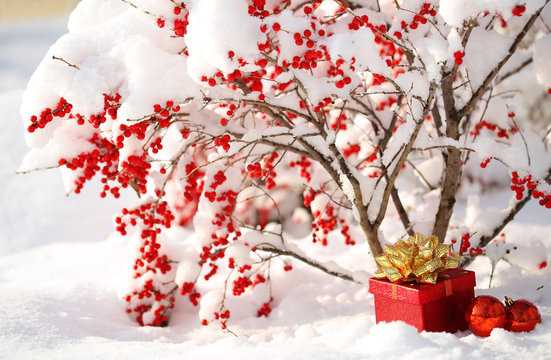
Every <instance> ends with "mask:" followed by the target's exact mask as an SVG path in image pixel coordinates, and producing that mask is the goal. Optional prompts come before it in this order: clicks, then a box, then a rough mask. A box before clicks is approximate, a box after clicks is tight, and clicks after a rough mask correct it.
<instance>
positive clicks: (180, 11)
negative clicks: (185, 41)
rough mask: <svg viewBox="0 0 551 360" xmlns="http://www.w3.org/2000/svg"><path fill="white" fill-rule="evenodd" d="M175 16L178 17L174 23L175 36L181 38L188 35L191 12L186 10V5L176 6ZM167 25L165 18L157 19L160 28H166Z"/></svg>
mask: <svg viewBox="0 0 551 360" xmlns="http://www.w3.org/2000/svg"><path fill="white" fill-rule="evenodd" d="M172 12H173V14H174V15H176V16H178V18H176V19H174V21H173V28H172V31H173V32H174V35H176V36H178V37H181V36H184V35H185V34H187V27H188V25H189V19H188V17H189V12H188V11H187V9H186V4H185V3H183V2H182V3H180V4H176V6H174V9H173V11H172ZM165 25H166V21H165V19H163V18H157V26H158V27H159V28H164V27H165Z"/></svg>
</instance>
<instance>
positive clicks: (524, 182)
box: [511, 171, 551, 209]
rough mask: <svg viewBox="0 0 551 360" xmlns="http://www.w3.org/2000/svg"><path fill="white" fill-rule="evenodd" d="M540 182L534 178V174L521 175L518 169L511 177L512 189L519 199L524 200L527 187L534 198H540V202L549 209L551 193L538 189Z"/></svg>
mask: <svg viewBox="0 0 551 360" xmlns="http://www.w3.org/2000/svg"><path fill="white" fill-rule="evenodd" d="M539 184H540V182H539V181H538V180H533V179H532V175H530V174H528V175H526V176H524V177H522V178H521V177H520V176H519V175H518V173H517V172H516V171H514V172H513V174H512V178H511V190H512V191H514V192H516V198H517V200H522V198H523V197H524V192H525V191H526V188H528V190H529V191H531V192H532V197H533V198H534V199H540V200H539V204H540V205H541V206H543V207H545V208H547V209H551V193H545V192H543V191H539V190H538V189H537V187H538V185H539Z"/></svg>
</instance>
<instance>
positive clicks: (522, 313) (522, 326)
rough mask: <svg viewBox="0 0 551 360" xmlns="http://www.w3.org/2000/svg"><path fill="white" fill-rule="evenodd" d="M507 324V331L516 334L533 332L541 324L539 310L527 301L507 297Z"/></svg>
mask: <svg viewBox="0 0 551 360" xmlns="http://www.w3.org/2000/svg"><path fill="white" fill-rule="evenodd" d="M505 305H506V311H507V323H506V324H505V329H507V330H509V331H514V332H523V331H526V332H528V331H532V330H534V328H535V327H536V325H537V324H539V323H541V316H540V313H539V311H538V308H537V307H536V306H535V305H534V304H532V303H531V302H530V301H527V300H515V301H513V299H511V298H509V297H505Z"/></svg>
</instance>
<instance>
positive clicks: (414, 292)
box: [369, 269, 476, 305]
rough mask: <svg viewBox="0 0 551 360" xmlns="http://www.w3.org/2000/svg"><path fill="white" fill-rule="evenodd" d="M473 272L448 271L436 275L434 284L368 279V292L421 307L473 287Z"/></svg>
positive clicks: (462, 270)
mask: <svg viewBox="0 0 551 360" xmlns="http://www.w3.org/2000/svg"><path fill="white" fill-rule="evenodd" d="M475 284H476V280H475V276H474V272H473V271H469V270H464V269H448V270H445V271H443V272H441V273H440V274H438V280H437V282H436V284H417V283H393V282H390V281H389V280H387V279H377V278H371V279H369V292H370V293H372V294H374V295H376V294H379V295H383V296H386V297H390V298H393V299H395V300H400V301H405V302H408V303H410V304H415V305H422V304H426V303H428V302H431V301H433V300H436V299H439V298H442V297H445V296H449V295H452V294H453V293H456V292H460V291H463V290H466V289H468V288H472V287H474V286H475Z"/></svg>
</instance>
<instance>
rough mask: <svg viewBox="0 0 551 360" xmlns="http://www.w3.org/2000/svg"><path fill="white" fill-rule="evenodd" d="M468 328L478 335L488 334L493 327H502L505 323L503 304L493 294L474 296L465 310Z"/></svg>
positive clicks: (505, 314) (505, 315)
mask: <svg viewBox="0 0 551 360" xmlns="http://www.w3.org/2000/svg"><path fill="white" fill-rule="evenodd" d="M465 320H466V321H467V324H468V325H469V329H471V331H472V332H473V333H474V334H475V335H478V336H482V337H486V336H490V334H491V332H492V330H494V329H495V328H504V327H505V324H506V323H507V312H506V310H505V306H503V304H502V303H501V301H499V300H498V299H496V298H495V297H493V296H489V295H482V296H477V297H475V298H474V299H473V300H472V301H471V303H470V304H469V306H468V307H467V310H466V311H465Z"/></svg>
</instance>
